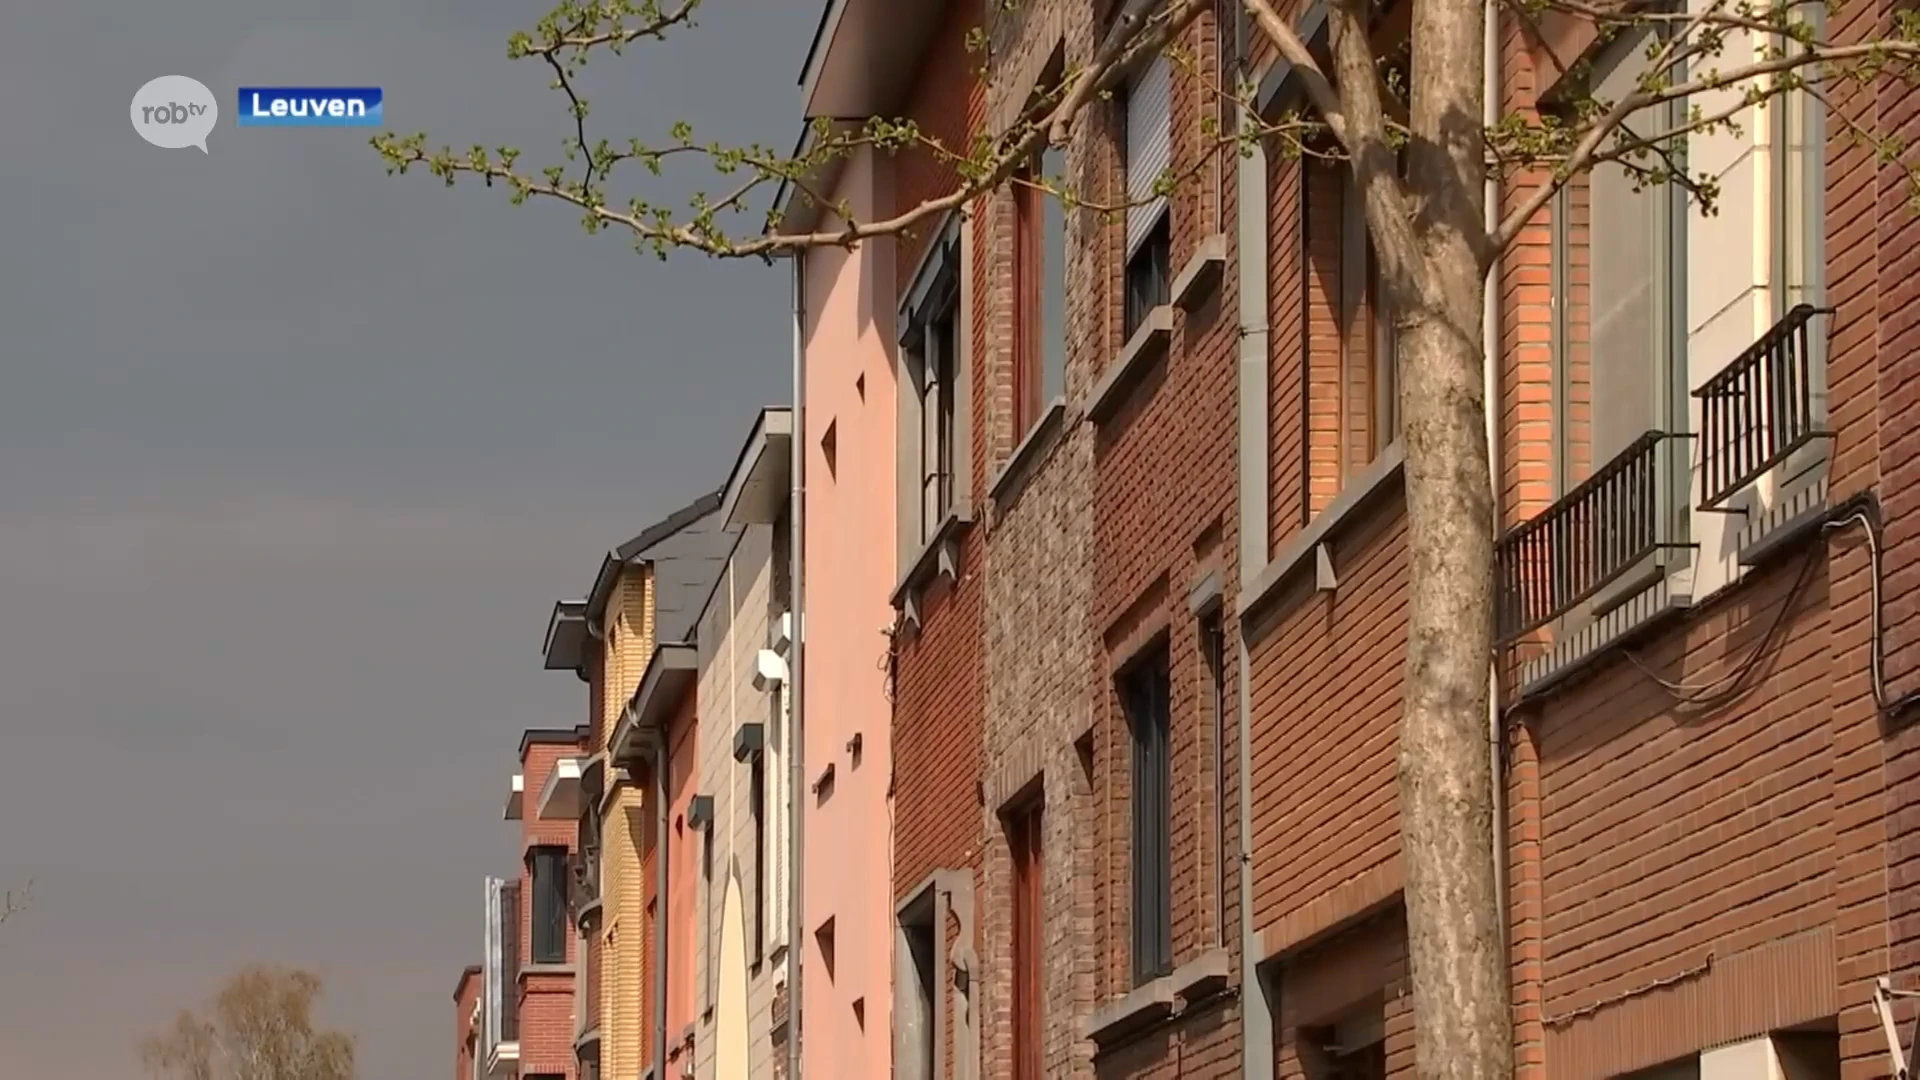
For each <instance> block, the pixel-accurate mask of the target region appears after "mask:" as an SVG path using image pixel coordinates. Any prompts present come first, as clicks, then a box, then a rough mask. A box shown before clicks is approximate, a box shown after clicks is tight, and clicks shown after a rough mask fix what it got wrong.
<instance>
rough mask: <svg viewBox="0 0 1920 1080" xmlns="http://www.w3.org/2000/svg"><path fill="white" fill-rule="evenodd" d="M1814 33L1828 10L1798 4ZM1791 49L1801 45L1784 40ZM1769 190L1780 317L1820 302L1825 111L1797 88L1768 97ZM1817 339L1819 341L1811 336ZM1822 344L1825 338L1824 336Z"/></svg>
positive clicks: (1821, 34)
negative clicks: (1771, 150) (1797, 306)
mask: <svg viewBox="0 0 1920 1080" xmlns="http://www.w3.org/2000/svg"><path fill="white" fill-rule="evenodd" d="M1799 12H1802V13H1804V15H1803V17H1804V19H1805V21H1806V22H1807V24H1808V25H1809V26H1810V27H1812V29H1813V32H1814V36H1815V37H1816V38H1824V37H1825V31H1826V9H1825V8H1823V7H1821V6H1820V5H1818V4H1809V5H1805V6H1804V7H1802V8H1800V9H1799ZM1782 44H1783V45H1784V46H1785V47H1787V48H1790V49H1792V50H1793V51H1795V52H1800V51H1803V50H1804V49H1805V46H1803V45H1800V44H1798V43H1797V42H1784V41H1783V43H1782ZM1768 111H1769V112H1770V114H1771V116H1770V117H1769V119H1770V121H1771V123H1770V124H1769V128H1770V131H1769V135H1770V141H1771V142H1772V144H1773V147H1774V153H1772V154H1771V155H1769V165H1770V172H1771V176H1770V177H1769V178H1768V179H1769V183H1768V189H1769V190H1770V191H1771V193H1772V200H1771V202H1772V226H1773V227H1772V232H1773V244H1772V245H1771V246H1772V251H1771V255H1772V263H1771V266H1770V270H1771V273H1770V274H1769V275H1768V276H1769V278H1770V280H1771V282H1772V286H1773V290H1772V291H1773V315H1774V318H1775V319H1779V318H1781V317H1783V316H1785V315H1786V313H1787V312H1788V311H1789V310H1791V309H1792V308H1794V307H1795V306H1796V305H1799V304H1812V305H1814V306H1816V307H1818V306H1820V305H1821V304H1822V303H1824V300H1823V299H1822V298H1823V296H1824V294H1825V289H1824V285H1825V281H1824V278H1825V274H1824V270H1825V268H1826V258H1825V254H1826V252H1825V248H1826V243H1825V240H1826V236H1825V232H1826V202H1827V200H1826V194H1827V191H1826V116H1825V113H1824V106H1823V105H1822V104H1821V102H1820V99H1819V98H1818V97H1816V96H1814V94H1813V93H1812V92H1810V91H1807V90H1798V91H1794V92H1792V93H1789V94H1786V95H1784V96H1782V97H1780V98H1776V99H1774V100H1773V101H1770V102H1768ZM1815 340H1816V341H1822V339H1820V338H1819V336H1818V335H1815ZM1822 343H1824V342H1823V341H1822Z"/></svg>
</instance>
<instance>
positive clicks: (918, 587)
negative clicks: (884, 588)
mask: <svg viewBox="0 0 1920 1080" xmlns="http://www.w3.org/2000/svg"><path fill="white" fill-rule="evenodd" d="M972 524H973V513H972V511H971V510H969V509H968V508H967V507H965V506H955V507H954V508H953V509H952V510H951V511H949V512H948V513H947V517H946V520H945V521H942V522H941V523H940V527H939V528H937V529H935V530H934V531H933V537H932V539H929V540H928V541H927V542H926V544H925V545H924V546H922V547H921V548H920V552H919V554H917V555H915V556H914V557H913V559H912V561H910V562H908V563H907V572H906V573H905V574H903V575H901V578H900V584H898V585H896V586H894V589H893V596H892V598H891V602H892V604H893V609H894V610H895V611H899V612H903V613H905V614H906V616H907V619H908V621H910V622H915V623H918V622H919V621H920V613H919V607H920V603H919V600H920V593H921V591H922V590H923V589H925V588H926V587H927V586H928V585H929V584H931V583H932V582H933V581H934V580H936V579H937V578H939V577H941V576H943V575H944V576H947V577H952V578H955V579H957V578H958V577H959V576H960V537H961V536H962V535H964V534H965V533H966V530H967V527H968V526H970V525H972Z"/></svg>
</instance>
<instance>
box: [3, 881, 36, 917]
mask: <svg viewBox="0 0 1920 1080" xmlns="http://www.w3.org/2000/svg"><path fill="white" fill-rule="evenodd" d="M32 903H33V882H31V881H29V882H27V883H26V884H25V885H22V886H20V888H18V889H8V890H7V892H6V895H5V896H4V897H0V923H4V922H6V921H7V920H8V919H11V918H13V917H14V916H15V915H18V914H20V913H21V912H23V911H25V910H27V907H28V905H30V904H32Z"/></svg>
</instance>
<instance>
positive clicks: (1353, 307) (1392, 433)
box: [1340, 149, 1407, 478]
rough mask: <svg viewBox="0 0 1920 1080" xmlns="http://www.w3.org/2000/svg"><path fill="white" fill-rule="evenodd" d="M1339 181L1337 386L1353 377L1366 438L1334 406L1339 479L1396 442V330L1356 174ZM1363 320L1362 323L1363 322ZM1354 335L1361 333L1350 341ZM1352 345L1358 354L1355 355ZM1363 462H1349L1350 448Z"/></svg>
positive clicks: (1345, 411)
mask: <svg viewBox="0 0 1920 1080" xmlns="http://www.w3.org/2000/svg"><path fill="white" fill-rule="evenodd" d="M1396 156H1397V166H1398V168H1399V171H1400V175H1401V177H1402V178H1403V179H1404V178H1405V176H1406V168H1407V155H1406V151H1405V150H1404V149H1402V150H1401V151H1400V152H1399V153H1398V154H1397V155H1396ZM1342 172H1343V173H1344V174H1345V182H1344V183H1343V184H1342V185H1341V188H1340V224H1341V230H1340V375H1341V379H1340V384H1341V386H1342V388H1343V389H1346V388H1351V387H1352V386H1353V385H1354V383H1355V382H1356V381H1358V382H1359V383H1360V385H1361V386H1362V387H1364V392H1365V395H1366V401H1365V403H1364V404H1365V415H1366V439H1365V440H1364V443H1363V442H1362V440H1359V439H1356V438H1355V437H1354V436H1353V433H1352V431H1351V430H1350V428H1349V425H1350V424H1351V423H1352V422H1353V421H1354V420H1355V417H1354V415H1353V410H1352V409H1351V408H1349V407H1348V405H1347V403H1346V402H1342V405H1341V410H1340V424H1341V437H1340V456H1341V462H1340V474H1341V476H1342V477H1343V478H1345V477H1347V476H1351V475H1352V474H1354V473H1355V472H1358V471H1359V470H1361V469H1364V468H1366V467H1367V466H1368V465H1371V464H1373V463H1374V462H1375V461H1377V460H1379V458H1380V455H1381V454H1384V453H1386V452H1387V448H1388V447H1390V446H1392V445H1393V444H1394V443H1396V442H1399V441H1400V433H1401V421H1402V417H1401V415H1400V360H1399V348H1400V332H1399V328H1398V327H1397V326H1396V325H1395V324H1394V320H1393V314H1392V312H1391V310H1390V308H1391V305H1390V304H1389V303H1388V302H1387V297H1386V285H1385V282H1384V281H1382V280H1381V272H1380V257H1379V254H1378V251H1377V249H1376V247H1375V245H1374V243H1373V233H1372V232H1371V231H1370V230H1369V229H1368V227H1367V209H1366V203H1365V202H1364V201H1363V200H1362V198H1361V194H1360V188H1359V183H1358V178H1357V177H1356V176H1354V173H1353V170H1352V169H1351V168H1347V169H1343V170H1342ZM1363 323H1364V324H1363ZM1356 335H1364V337H1363V338H1359V339H1356ZM1356 346H1363V347H1364V350H1365V351H1364V354H1363V355H1359V356H1356V355H1354V353H1355V352H1356ZM1362 445H1364V447H1365V449H1364V450H1360V447H1361V446H1362ZM1355 451H1360V452H1363V453H1365V454H1366V458H1365V460H1349V457H1350V456H1351V455H1352V454H1353V453H1354V452H1355Z"/></svg>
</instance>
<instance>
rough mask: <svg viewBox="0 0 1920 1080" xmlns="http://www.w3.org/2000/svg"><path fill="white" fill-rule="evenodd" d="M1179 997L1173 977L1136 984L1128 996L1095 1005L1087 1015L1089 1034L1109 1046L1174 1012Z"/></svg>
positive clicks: (1100, 1043) (1090, 1037)
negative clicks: (1090, 1014)
mask: <svg viewBox="0 0 1920 1080" xmlns="http://www.w3.org/2000/svg"><path fill="white" fill-rule="evenodd" d="M1177 1004H1178V1000H1177V998H1176V997H1175V995H1174V992H1173V982H1172V980H1171V978H1159V979H1154V980H1153V981H1151V982H1148V983H1144V984H1142V985H1140V986H1137V987H1134V988H1133V990H1132V991H1130V992H1129V993H1128V994H1127V995H1126V996H1125V997H1122V998H1120V999H1119V1000H1118V1001H1115V1002H1112V1003H1111V1004H1108V1005H1104V1006H1102V1007H1101V1008H1098V1009H1095V1010H1094V1011H1093V1015H1092V1016H1089V1017H1087V1038H1088V1039H1090V1040H1092V1041H1093V1044H1094V1045H1095V1046H1097V1047H1099V1048H1101V1049H1103V1050H1104V1049H1106V1048H1107V1047H1110V1046H1112V1045H1113V1044H1115V1043H1117V1042H1119V1041H1120V1040H1122V1039H1124V1038H1126V1037H1127V1036H1128V1035H1132V1034H1135V1033H1136V1032H1138V1031H1140V1030H1141V1029H1142V1028H1147V1027H1151V1026H1153V1025H1154V1024H1157V1023H1159V1022H1161V1021H1162V1020H1166V1019H1168V1018H1170V1017H1172V1016H1173V1014H1174V1011H1175V1006H1176V1005H1177Z"/></svg>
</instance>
